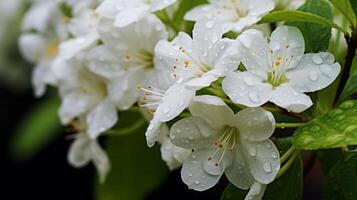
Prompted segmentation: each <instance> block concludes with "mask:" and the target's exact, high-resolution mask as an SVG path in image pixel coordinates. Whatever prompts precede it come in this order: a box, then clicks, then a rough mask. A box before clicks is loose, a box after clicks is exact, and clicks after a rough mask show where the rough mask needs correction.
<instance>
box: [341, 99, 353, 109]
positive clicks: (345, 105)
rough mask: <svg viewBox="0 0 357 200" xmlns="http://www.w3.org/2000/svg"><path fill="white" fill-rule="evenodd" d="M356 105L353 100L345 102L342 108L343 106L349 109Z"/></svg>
mask: <svg viewBox="0 0 357 200" xmlns="http://www.w3.org/2000/svg"><path fill="white" fill-rule="evenodd" d="M353 106H354V103H353V101H347V102H345V103H343V104H342V105H341V106H340V108H343V109H348V108H352V107H353Z"/></svg>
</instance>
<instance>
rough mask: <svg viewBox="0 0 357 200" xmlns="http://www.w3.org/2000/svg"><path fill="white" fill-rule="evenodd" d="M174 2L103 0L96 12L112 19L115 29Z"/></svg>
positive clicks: (166, 0)
mask: <svg viewBox="0 0 357 200" xmlns="http://www.w3.org/2000/svg"><path fill="white" fill-rule="evenodd" d="M175 2H176V0H152V1H147V0H130V1H128V0H105V1H104V2H103V3H102V4H101V5H100V6H99V7H98V9H97V12H98V13H99V14H100V15H102V16H105V17H107V18H111V19H114V20H115V22H114V25H115V26H116V27H124V26H127V25H129V24H131V23H133V22H137V21H139V20H141V19H142V18H144V17H145V16H147V15H149V14H151V13H154V12H156V11H159V10H162V9H164V8H166V7H168V6H170V5H172V4H174V3H175Z"/></svg>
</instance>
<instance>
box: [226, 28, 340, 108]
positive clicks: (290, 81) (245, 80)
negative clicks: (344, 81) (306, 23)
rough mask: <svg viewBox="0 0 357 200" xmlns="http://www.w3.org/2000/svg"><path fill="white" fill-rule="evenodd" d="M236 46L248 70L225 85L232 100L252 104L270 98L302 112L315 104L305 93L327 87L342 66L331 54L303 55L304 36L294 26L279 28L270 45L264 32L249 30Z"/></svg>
mask: <svg viewBox="0 0 357 200" xmlns="http://www.w3.org/2000/svg"><path fill="white" fill-rule="evenodd" d="M237 45H238V46H237V48H238V49H239V51H240V55H241V56H242V62H243V64H244V66H245V68H246V69H247V71H243V72H233V73H231V74H230V75H228V76H227V77H226V78H225V79H224V80H223V83H222V88H223V90H224V91H225V93H226V94H227V95H228V96H229V97H230V99H232V101H234V102H235V103H239V104H243V105H246V106H249V107H257V106H261V105H263V104H264V103H266V102H267V101H271V102H273V103H275V104H276V105H278V106H280V107H283V108H286V109H287V110H290V111H293V112H302V111H304V110H306V109H307V108H309V107H310V106H311V105H312V101H311V99H310V97H309V96H307V95H305V94H304V93H305V92H314V91H317V90H321V89H323V88H325V87H327V86H328V85H330V84H331V83H332V82H333V81H334V80H335V79H336V77H337V76H338V74H339V72H340V69H341V67H340V65H339V64H338V63H334V60H335V59H334V56H333V55H332V54H330V53H327V52H321V53H308V54H304V50H305V43H304V38H303V36H302V34H301V32H300V31H299V30H298V29H297V28H295V27H289V26H281V27H278V28H277V29H276V30H275V31H274V32H273V33H272V35H271V37H270V43H269V44H268V42H267V40H266V39H265V38H264V37H263V34H262V33H261V32H259V31H257V30H247V31H245V32H244V33H242V34H241V35H240V36H239V37H238V42H237Z"/></svg>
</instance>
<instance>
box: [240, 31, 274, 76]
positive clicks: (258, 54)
mask: <svg viewBox="0 0 357 200" xmlns="http://www.w3.org/2000/svg"><path fill="white" fill-rule="evenodd" d="M237 40H238V41H237V43H236V45H237V47H236V48H238V51H239V52H240V56H241V59H242V62H243V64H244V66H245V68H246V69H247V70H248V71H249V72H251V73H254V74H256V75H259V76H260V77H261V78H262V79H265V78H266V76H267V71H268V70H269V68H270V66H271V57H270V54H269V46H268V42H267V40H266V39H265V38H264V35H263V33H262V32H261V31H258V30H255V29H250V30H247V31H244V32H243V33H242V34H241V35H239V36H238V38H237Z"/></svg>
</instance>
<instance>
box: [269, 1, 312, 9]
mask: <svg viewBox="0 0 357 200" xmlns="http://www.w3.org/2000/svg"><path fill="white" fill-rule="evenodd" d="M304 3H305V0H275V4H276V8H277V9H281V10H282V9H286V8H291V9H296V8H299V7H300V6H302V5H303V4H304Z"/></svg>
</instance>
